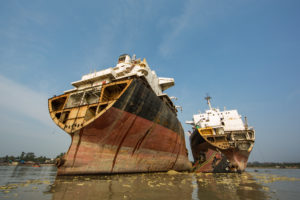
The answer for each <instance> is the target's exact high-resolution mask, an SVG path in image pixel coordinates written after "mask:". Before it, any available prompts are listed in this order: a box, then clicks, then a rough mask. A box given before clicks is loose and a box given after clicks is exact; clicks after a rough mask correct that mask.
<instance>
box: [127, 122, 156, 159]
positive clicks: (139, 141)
mask: <svg viewBox="0 0 300 200" xmlns="http://www.w3.org/2000/svg"><path fill="white" fill-rule="evenodd" d="M152 129H153V126H152V127H150V128H149V129H148V130H147V131H146V133H145V134H144V135H143V137H141V138H140V139H139V140H138V142H137V143H136V145H135V146H134V148H133V151H132V153H131V155H132V156H133V154H134V152H135V151H136V150H138V149H139V148H140V146H141V144H142V143H143V141H144V139H145V138H146V137H147V135H148V134H149V133H150V132H151V131H152Z"/></svg>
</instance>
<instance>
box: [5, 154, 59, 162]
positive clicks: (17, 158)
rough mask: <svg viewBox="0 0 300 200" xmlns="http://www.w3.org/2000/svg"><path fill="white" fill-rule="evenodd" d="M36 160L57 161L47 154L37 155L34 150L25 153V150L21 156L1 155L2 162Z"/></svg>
mask: <svg viewBox="0 0 300 200" xmlns="http://www.w3.org/2000/svg"><path fill="white" fill-rule="evenodd" d="M63 155H64V153H60V154H59V155H57V156H56V158H59V157H62V156H63ZM28 161H31V162H35V163H46V161H47V162H48V163H52V162H55V159H51V158H48V157H46V156H39V157H37V156H36V155H35V154H34V153H33V152H28V153H25V152H24V151H23V152H22V153H21V154H20V156H9V155H6V156H4V157H0V162H4V163H8V162H21V163H22V162H28Z"/></svg>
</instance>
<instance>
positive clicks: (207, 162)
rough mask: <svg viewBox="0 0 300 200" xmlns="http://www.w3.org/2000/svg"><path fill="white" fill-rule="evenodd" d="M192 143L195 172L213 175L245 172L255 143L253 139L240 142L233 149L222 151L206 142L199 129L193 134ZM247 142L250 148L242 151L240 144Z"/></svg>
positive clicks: (233, 145) (236, 142)
mask: <svg viewBox="0 0 300 200" xmlns="http://www.w3.org/2000/svg"><path fill="white" fill-rule="evenodd" d="M240 134H241V133H239V135H240ZM253 134H254V133H253ZM226 138H229V137H226ZM190 142H191V149H192V153H193V157H194V160H195V162H194V166H193V170H194V171H196V172H213V173H224V172H243V171H244V170H245V169H246V167H247V162H248V157H249V155H250V152H251V150H252V147H253V143H254V141H252V140H251V139H250V140H247V139H245V140H244V141H243V140H238V141H235V142H234V143H232V144H231V146H232V147H228V148H223V149H222V148H218V147H216V145H214V144H213V143H212V142H210V141H208V140H206V138H205V137H203V136H202V135H201V134H200V133H199V130H198V129H195V130H194V132H193V133H192V135H191V137H190ZM245 142H246V143H249V144H250V146H249V147H248V148H246V149H241V147H239V145H238V144H244V143H245ZM222 146H226V145H222ZM228 146H230V145H228Z"/></svg>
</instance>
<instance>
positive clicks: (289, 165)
mask: <svg viewBox="0 0 300 200" xmlns="http://www.w3.org/2000/svg"><path fill="white" fill-rule="evenodd" d="M247 166H248V167H272V168H273V167H275V168H300V163H297V162H294V163H288V162H280V163H279V162H257V161H255V162H249V163H248V164H247Z"/></svg>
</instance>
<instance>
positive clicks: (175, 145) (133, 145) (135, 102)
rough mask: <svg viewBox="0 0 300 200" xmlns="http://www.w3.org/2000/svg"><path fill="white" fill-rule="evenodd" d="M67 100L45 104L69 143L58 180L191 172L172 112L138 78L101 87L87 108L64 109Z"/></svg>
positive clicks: (183, 140) (180, 128)
mask: <svg viewBox="0 0 300 200" xmlns="http://www.w3.org/2000/svg"><path fill="white" fill-rule="evenodd" d="M121 84H123V85H122V86H121ZM124 84H125V85H124ZM119 86H120V87H119ZM70 95H71V94H64V95H61V96H58V97H54V98H51V99H49V112H50V115H51V117H52V119H53V121H54V122H55V123H56V124H57V125H58V126H59V127H61V128H62V129H64V130H65V131H66V132H67V133H69V134H70V135H71V137H72V143H71V145H70V148H69V150H68V152H67V153H66V155H65V156H64V158H63V159H62V160H63V162H61V163H60V166H59V167H58V175H66V174H99V173H105V174H110V173H134V172H155V171H168V170H171V169H173V170H177V171H182V170H189V169H190V168H191V163H190V162H189V160H188V157H187V150H186V148H185V139H184V132H183V129H182V127H181V124H180V122H179V121H178V119H177V116H176V109H175V108H174V106H172V105H170V103H169V104H168V103H166V102H168V101H166V100H164V99H163V97H159V96H157V95H156V94H155V93H154V92H153V91H152V89H151V88H150V87H149V86H148V85H147V83H146V82H145V81H143V80H142V78H131V79H128V80H119V81H115V82H113V83H110V84H107V85H104V86H103V87H102V89H101V94H100V95H99V100H98V101H97V102H96V103H93V104H91V105H89V104H80V106H74V107H72V108H68V107H66V102H68V99H69V98H70ZM78 96H79V95H78ZM73 98H74V99H75V98H77V96H75V97H73ZM77 99H79V98H77ZM61 104H63V105H61ZM64 114H68V116H67V118H66V116H64Z"/></svg>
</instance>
